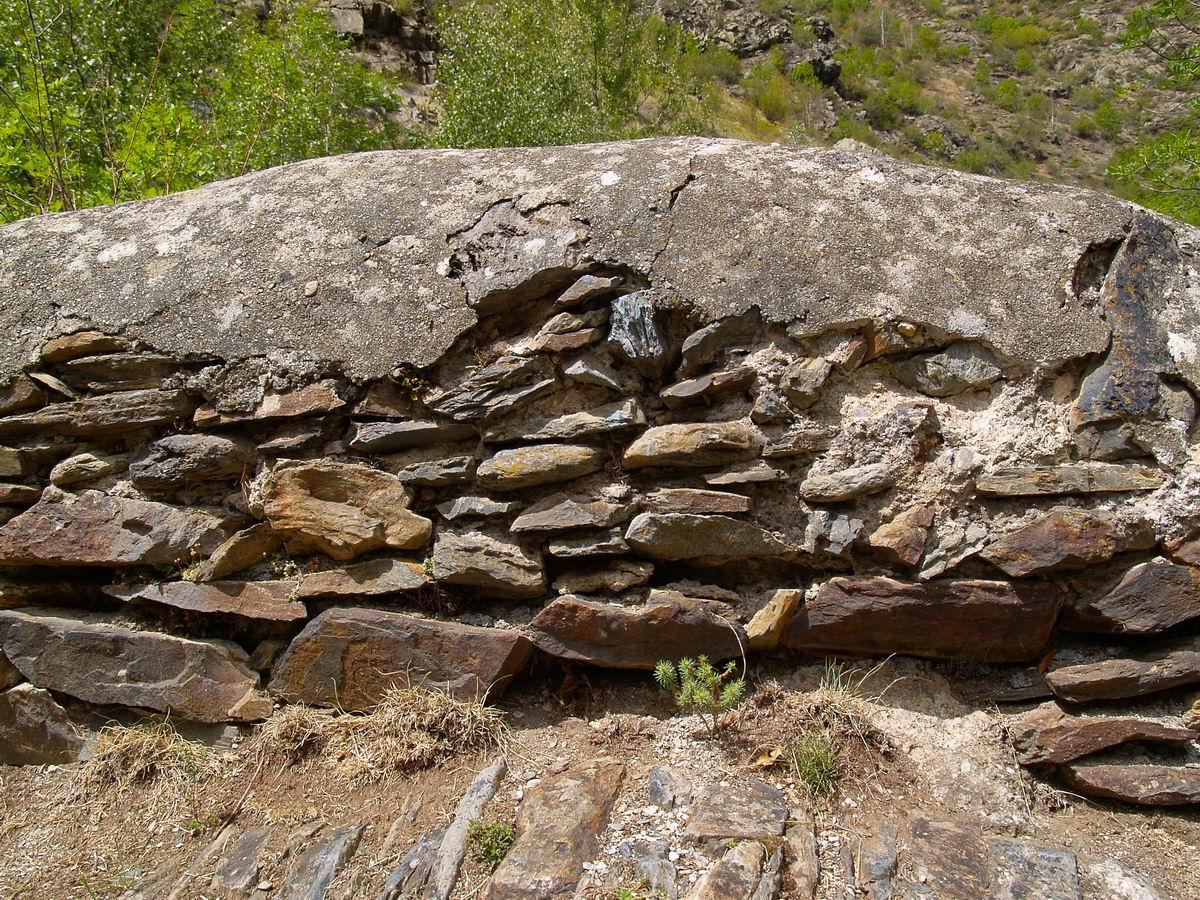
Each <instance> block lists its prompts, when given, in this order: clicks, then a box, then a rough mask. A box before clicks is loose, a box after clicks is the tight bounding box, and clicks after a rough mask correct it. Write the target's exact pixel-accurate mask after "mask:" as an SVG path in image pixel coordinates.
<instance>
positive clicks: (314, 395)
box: [192, 379, 346, 428]
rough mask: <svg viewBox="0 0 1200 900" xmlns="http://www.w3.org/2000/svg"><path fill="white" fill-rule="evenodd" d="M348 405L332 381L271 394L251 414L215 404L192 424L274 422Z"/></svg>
mask: <svg viewBox="0 0 1200 900" xmlns="http://www.w3.org/2000/svg"><path fill="white" fill-rule="evenodd" d="M345 405H346V401H345V400H343V399H342V394H341V387H340V385H339V384H338V383H337V382H336V381H334V380H332V379H327V380H325V381H317V382H314V383H313V384H307V385H305V386H304V387H300V388H296V389H295V390H292V391H284V392H283V393H267V394H265V395H264V396H263V397H262V399H261V400H259V401H258V403H257V404H256V405H255V406H254V407H253V408H252V409H250V410H248V411H244V412H243V411H221V410H218V409H216V408H215V407H213V406H211V405H205V406H201V407H200V408H199V409H197V410H196V414H195V415H194V416H193V417H192V421H193V422H195V423H196V426H197V427H198V428H218V427H220V426H222V425H234V424H237V423H242V422H271V421H275V420H276V419H293V418H299V417H302V416H317V415H323V414H325V413H331V412H336V411H338V410H340V409H342V408H343V407H344V406H345Z"/></svg>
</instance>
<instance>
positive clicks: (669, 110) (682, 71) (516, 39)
mask: <svg viewBox="0 0 1200 900" xmlns="http://www.w3.org/2000/svg"><path fill="white" fill-rule="evenodd" d="M441 41H442V45H443V52H442V57H441V63H440V65H439V70H438V78H439V82H440V96H441V100H442V115H441V127H440V128H439V130H438V132H437V134H436V136H435V141H436V143H437V144H439V145H441V146H447V147H496V146H545V145H552V144H569V143H581V142H587V141H596V140H604V139H619V138H624V137H635V136H641V135H650V134H662V133H687V132H690V131H696V130H700V129H701V127H702V125H701V122H700V120H699V117H698V114H699V112H700V110H701V105H700V104H699V102H698V95H699V93H700V85H698V84H697V83H696V80H695V78H694V77H693V76H692V75H690V74H689V72H688V66H687V65H685V62H684V57H685V54H686V52H687V50H688V42H687V41H686V39H685V38H684V36H683V33H682V32H681V31H680V30H679V29H678V28H675V27H673V26H668V25H667V24H666V23H664V22H663V21H662V20H661V19H657V18H654V17H653V16H647V15H644V14H641V13H639V12H637V11H635V9H634V6H633V2H632V0H543V2H539V3H526V2H524V0H488V2H485V0H465V2H463V3H461V4H457V5H454V6H451V7H449V11H448V12H447V13H445V15H444V16H443V17H442V20H441ZM651 111H652V113H651ZM647 116H649V118H648V120H647V119H646V118H645V117H647Z"/></svg>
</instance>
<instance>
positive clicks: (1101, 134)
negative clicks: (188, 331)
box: [0, 0, 1200, 222]
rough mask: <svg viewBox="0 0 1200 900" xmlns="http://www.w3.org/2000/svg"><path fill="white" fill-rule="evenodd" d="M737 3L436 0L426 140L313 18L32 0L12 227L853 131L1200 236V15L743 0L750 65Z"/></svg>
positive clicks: (11, 119)
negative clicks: (344, 155) (1199, 85)
mask: <svg viewBox="0 0 1200 900" xmlns="http://www.w3.org/2000/svg"><path fill="white" fill-rule="evenodd" d="M404 6H405V7H406V8H408V7H411V6H412V4H411V3H409V2H406V3H405V4H404ZM725 6H726V5H725V4H723V3H718V2H715V0H712V2H710V0H660V2H659V3H658V4H657V5H656V6H654V7H653V8H654V9H656V10H658V11H659V12H661V13H663V14H664V15H666V16H667V17H668V18H669V19H671V20H672V21H684V22H687V23H688V24H689V27H692V29H693V31H692V32H688V31H685V30H684V29H683V28H681V27H680V26H679V25H678V24H669V23H668V22H667V21H664V20H663V19H662V18H659V17H658V16H656V15H651V14H648V13H646V12H642V11H640V10H642V9H643V8H649V7H648V4H647V3H644V2H639V0H538V2H527V0H440V2H439V3H438V5H437V17H438V28H439V31H440V39H441V43H442V47H443V49H442V52H441V54H440V58H439V69H438V72H439V84H438V85H437V86H436V88H435V89H434V92H433V95H432V96H431V97H430V98H429V100H428V108H429V110H430V119H431V120H432V121H433V124H430V125H427V126H412V125H411V124H409V125H407V126H403V127H402V126H401V125H399V124H397V123H398V121H399V117H398V116H396V115H394V112H395V109H396V107H397V105H398V94H397V90H396V89H397V87H398V84H397V82H398V78H397V76H396V75H395V74H392V75H381V74H378V73H373V72H370V71H368V69H367V68H366V67H365V66H364V65H363V64H362V60H361V58H360V56H359V54H358V53H357V52H356V50H355V48H354V47H353V46H352V44H351V43H350V42H349V41H348V40H346V39H344V38H342V37H339V36H337V35H336V34H334V33H333V31H332V29H331V26H330V23H329V20H328V18H327V17H326V15H325V14H324V13H323V12H321V11H319V10H318V9H316V8H315V7H314V6H313V0H274V2H272V3H271V4H269V5H267V6H266V7H265V9H266V10H267V11H265V12H263V11H260V12H255V11H252V10H249V9H245V8H243V7H238V8H237V9H238V10H240V11H235V8H234V7H232V6H231V5H230V4H229V3H228V2H227V0H17V2H16V3H14V4H9V5H8V6H7V7H5V8H4V9H3V10H0V198H2V201H0V218H2V219H8V220H10V219H14V218H19V217H21V216H25V215H30V214H34V213H38V212H45V211H54V210H60V209H72V208H78V207H82V206H91V205H96V204H101V203H108V202H115V201H121V200H126V199H132V198H137V197H144V196H150V195H154V194H158V193H163V192H166V191H171V190H179V189H182V188H187V187H191V186H194V185H196V184H200V183H203V182H205V181H209V180H213V179H217V178H224V177H229V176H233V175H238V174H241V173H243V172H246V171H250V170H254V169H258V168H263V167H266V166H270V165H276V164H280V163H285V162H290V161H293V160H297V159H304V158H307V157H312V156H321V155H327V154H330V153H338V152H344V151H350V150H368V149H379V148H387V147H398V146H422V145H425V146H456V147H483V146H497V145H540V144H558V143H575V142H582V141H595V140H607V139H620V138H626V137H638V136H648V135H660V134H714V135H722V136H733V137H742V138H748V139H752V140H769V141H781V142H788V143H795V144H832V143H835V142H836V141H838V140H840V139H842V138H854V139H856V140H859V141H863V142H865V143H868V144H871V145H873V146H876V147H878V148H880V149H881V150H883V151H884V152H887V153H889V154H891V155H894V156H897V157H900V158H905V159H913V160H918V161H923V162H929V163H933V164H936V165H949V166H954V167H957V168H960V169H964V170H967V171H971V172H977V173H986V174H994V175H1003V176H1009V177H1017V178H1040V179H1050V180H1056V181H1065V182H1071V183H1078V184H1085V185H1090V186H1095V187H1108V188H1109V189H1111V190H1115V191H1116V192H1118V193H1121V194H1123V195H1125V196H1128V197H1131V198H1133V199H1136V200H1138V201H1139V202H1142V203H1145V204H1147V205H1149V206H1152V207H1155V208H1158V209H1162V210H1164V211H1167V212H1170V213H1171V214H1173V215H1176V216H1179V217H1181V218H1184V219H1187V220H1189V221H1193V222H1196V221H1200V201H1198V199H1197V198H1198V197H1200V175H1198V173H1200V137H1196V136H1195V132H1194V131H1193V127H1194V120H1195V119H1196V116H1197V106H1196V101H1195V100H1194V87H1195V82H1196V78H1197V75H1198V74H1200V55H1198V51H1197V49H1196V48H1197V44H1198V42H1197V40H1196V30H1195V29H1196V25H1197V23H1200V16H1198V15H1197V13H1196V11H1195V6H1194V3H1193V0H1157V2H1153V3H1151V4H1149V5H1143V6H1140V7H1139V6H1137V5H1136V4H1134V3H1131V2H1127V0H1091V2H1089V3H1074V4H1061V3H1057V2H1051V0H1037V2H1025V3H1016V2H1011V0H993V2H991V3H989V4H986V5H984V4H960V5H956V6H952V5H949V4H948V3H947V2H945V0H888V2H884V3H880V2H871V0H745V2H744V3H742V4H740V5H739V8H738V9H736V10H734V12H735V13H739V14H740V13H749V14H750V15H751V18H753V20H754V21H755V22H757V23H758V25H759V26H761V27H763V28H765V29H766V30H767V31H768V32H769V34H770V35H772V36H771V37H770V38H769V39H767V40H765V41H762V42H760V45H758V46H755V47H753V48H752V49H751V50H750V51H749V52H747V51H746V48H745V47H742V48H740V50H741V51H742V56H743V57H744V58H739V57H738V56H735V55H734V53H733V52H731V50H730V49H729V48H728V47H727V46H726V45H727V44H728V43H729V41H728V39H727V36H728V32H727V31H722V27H723V24H724V23H723V22H722V21H721V19H722V18H723V17H725V16H726V15H728V14H729V13H728V11H727V10H726V9H725ZM709 7H711V9H709ZM697 9H699V10H700V11H701V13H703V15H702V16H701V19H703V16H709V17H710V18H711V20H712V22H711V26H712V27H711V28H708V29H705V28H697V27H696V26H695V21H696V10H697ZM689 15H691V18H690V19H689V18H688V16H689ZM831 31H832V34H831V33H830V32H831ZM813 60H818V61H819V60H825V61H827V62H828V61H833V62H834V63H835V67H836V68H838V69H840V74H838V75H837V77H832V76H831V73H830V71H829V68H828V66H827V65H826V66H824V67H823V66H822V64H821V63H820V62H818V63H817V64H816V66H815V67H814V63H813Z"/></svg>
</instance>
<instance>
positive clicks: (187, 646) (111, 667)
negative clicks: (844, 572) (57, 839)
mask: <svg viewBox="0 0 1200 900" xmlns="http://www.w3.org/2000/svg"><path fill="white" fill-rule="evenodd" d="M0 649H3V650H4V653H5V654H6V655H7V656H8V658H9V660H10V661H11V662H12V664H13V665H14V666H16V667H17V668H18V669H20V670H21V674H22V675H24V676H25V677H26V678H27V679H28V680H29V682H30V683H31V684H33V685H34V686H35V687H40V688H46V689H47V690H51V691H55V692H57V693H61V694H67V695H69V696H72V697H76V698H78V699H80V700H83V701H86V702H88V703H97V704H114V705H119V706H140V707H143V708H145V709H152V710H156V711H158V712H164V713H172V714H173V715H176V716H179V717H180V718H182V719H191V720H193V721H196V722H250V721H254V720H256V719H262V718H265V717H266V716H269V715H270V714H271V704H270V702H269V701H268V700H267V699H266V698H265V697H261V696H259V695H258V693H257V690H256V689H257V687H258V675H257V674H256V673H254V672H253V671H252V670H251V669H250V668H249V667H248V666H247V665H246V659H247V658H246V654H245V653H244V652H243V651H242V650H240V649H237V648H236V647H234V646H233V645H231V644H224V643H219V642H215V641H194V640H187V639H184V638H177V637H171V636H169V635H165V634H157V633H154V632H148V631H133V630H131V629H129V628H124V627H122V626H119V625H109V624H106V623H104V622H101V621H96V620H91V619H83V618H66V617H64V616H63V615H51V614H43V613H39V614H36V615H34V614H30V613H26V612H20V611H0Z"/></svg>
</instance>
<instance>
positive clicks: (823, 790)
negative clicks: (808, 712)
mask: <svg viewBox="0 0 1200 900" xmlns="http://www.w3.org/2000/svg"><path fill="white" fill-rule="evenodd" d="M787 759H788V765H790V766H791V769H792V773H793V774H794V775H795V776H796V779H797V780H798V781H799V782H800V783H801V784H802V785H804V788H805V790H806V791H807V792H808V794H809V796H811V797H824V796H828V795H829V794H832V793H833V789H834V787H836V785H837V770H838V744H837V735H836V734H835V733H834V732H833V729H832V728H829V727H825V728H815V729H813V730H812V731H810V732H808V733H807V734H805V735H804V736H803V737H801V738H800V740H798V741H796V743H794V744H792V746H791V747H790V748H789V749H788V752H787Z"/></svg>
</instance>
